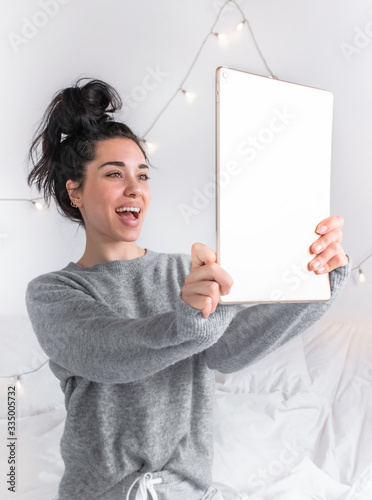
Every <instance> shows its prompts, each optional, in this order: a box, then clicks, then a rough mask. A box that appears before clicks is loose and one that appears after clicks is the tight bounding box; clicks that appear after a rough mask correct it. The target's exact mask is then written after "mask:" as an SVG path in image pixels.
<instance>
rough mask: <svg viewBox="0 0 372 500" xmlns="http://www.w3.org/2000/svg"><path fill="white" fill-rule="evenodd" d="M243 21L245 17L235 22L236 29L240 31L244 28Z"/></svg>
mask: <svg viewBox="0 0 372 500" xmlns="http://www.w3.org/2000/svg"><path fill="white" fill-rule="evenodd" d="M244 23H245V19H244V21H242V22H241V23H239V24H237V25H236V27H235V29H236V31H241V30H242V29H243V28H244Z"/></svg>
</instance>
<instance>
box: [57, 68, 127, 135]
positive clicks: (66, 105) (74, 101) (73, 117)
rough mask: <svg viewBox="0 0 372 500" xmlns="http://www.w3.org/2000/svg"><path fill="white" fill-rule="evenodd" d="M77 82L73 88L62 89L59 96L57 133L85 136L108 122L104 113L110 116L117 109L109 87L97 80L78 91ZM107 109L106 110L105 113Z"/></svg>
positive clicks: (119, 102) (117, 98) (113, 94)
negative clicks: (81, 134)
mask: <svg viewBox="0 0 372 500" xmlns="http://www.w3.org/2000/svg"><path fill="white" fill-rule="evenodd" d="M80 80H82V78H80V79H79V80H78V81H77V82H76V85H75V86H73V87H68V88H65V89H64V90H63V92H62V95H61V108H60V121H59V124H60V130H61V133H63V134H66V135H72V134H79V133H81V132H82V131H84V133H87V134H88V135H89V132H94V131H96V130H97V129H99V128H100V126H102V124H103V123H105V122H107V121H110V120H112V118H111V117H110V116H109V115H108V114H107V113H106V111H107V112H112V113H114V112H115V111H116V110H118V109H120V108H121V105H122V102H121V99H120V97H119V95H118V94H117V92H116V91H115V89H113V88H112V87H111V86H110V85H108V84H107V83H105V82H102V81H101V80H92V81H90V82H88V83H87V84H86V85H84V86H83V87H79V86H78V83H79V82H80ZM107 108H109V109H107Z"/></svg>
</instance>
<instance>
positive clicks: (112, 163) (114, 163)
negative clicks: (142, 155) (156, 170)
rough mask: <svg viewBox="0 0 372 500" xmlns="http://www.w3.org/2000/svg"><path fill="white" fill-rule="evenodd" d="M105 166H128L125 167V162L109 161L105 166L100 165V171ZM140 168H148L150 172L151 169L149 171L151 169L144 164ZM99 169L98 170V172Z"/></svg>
mask: <svg viewBox="0 0 372 500" xmlns="http://www.w3.org/2000/svg"><path fill="white" fill-rule="evenodd" d="M105 165H116V166H117V167H125V166H126V165H125V163H124V162H123V161H107V162H106V163H104V164H103V165H100V166H99V167H98V169H100V168H102V167H104V166H105ZM138 168H147V169H148V170H150V169H149V167H148V165H145V164H144V163H140V164H139V165H138ZM98 169H97V170H98Z"/></svg>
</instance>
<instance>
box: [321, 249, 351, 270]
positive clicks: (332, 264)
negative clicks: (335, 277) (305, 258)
mask: <svg viewBox="0 0 372 500" xmlns="http://www.w3.org/2000/svg"><path fill="white" fill-rule="evenodd" d="M348 262H349V257H348V256H347V255H346V253H345V254H344V255H343V254H342V253H338V254H337V255H335V256H334V257H332V258H331V259H330V260H329V261H328V262H327V264H325V266H324V271H319V272H315V274H325V273H330V272H331V271H333V269H336V268H337V267H342V266H346V264H347V263H348Z"/></svg>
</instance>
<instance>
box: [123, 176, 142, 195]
mask: <svg viewBox="0 0 372 500" xmlns="http://www.w3.org/2000/svg"><path fill="white" fill-rule="evenodd" d="M141 193H142V187H141V185H140V184H139V183H138V182H136V179H134V178H132V177H131V178H128V180H127V182H126V183H125V187H124V194H125V195H126V196H130V195H132V194H135V195H136V196H139V195H140V194H141Z"/></svg>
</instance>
